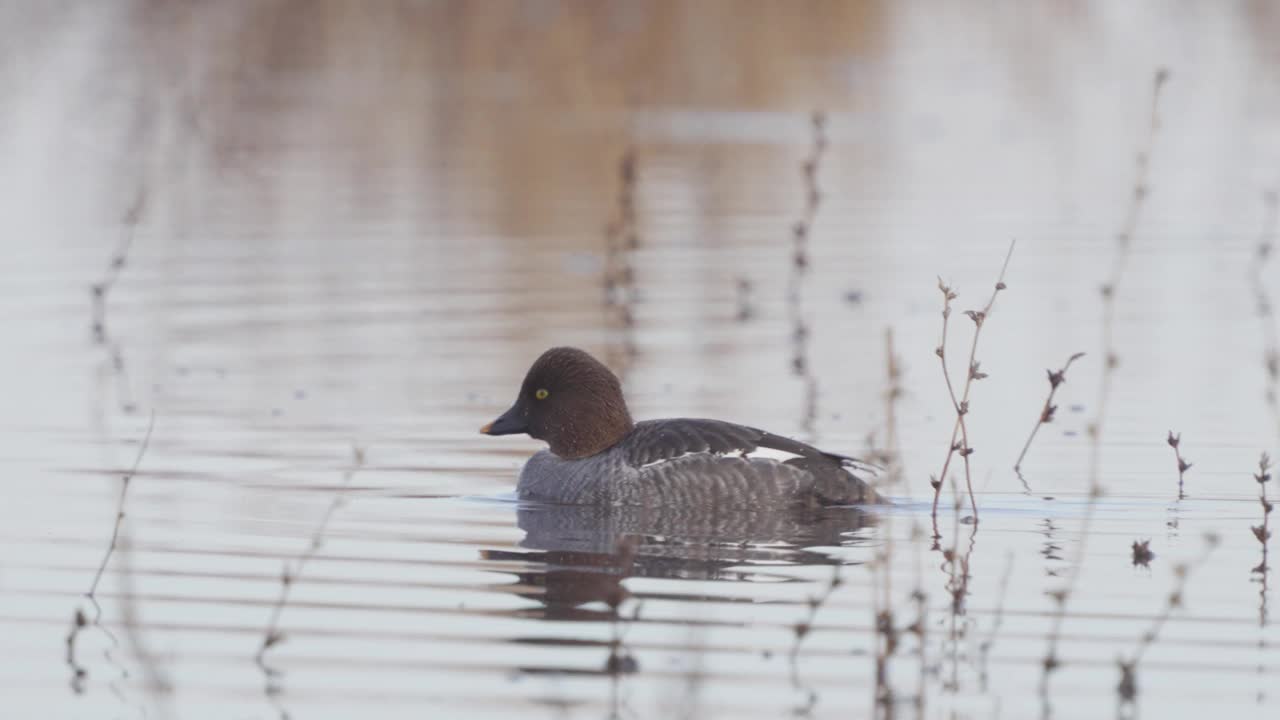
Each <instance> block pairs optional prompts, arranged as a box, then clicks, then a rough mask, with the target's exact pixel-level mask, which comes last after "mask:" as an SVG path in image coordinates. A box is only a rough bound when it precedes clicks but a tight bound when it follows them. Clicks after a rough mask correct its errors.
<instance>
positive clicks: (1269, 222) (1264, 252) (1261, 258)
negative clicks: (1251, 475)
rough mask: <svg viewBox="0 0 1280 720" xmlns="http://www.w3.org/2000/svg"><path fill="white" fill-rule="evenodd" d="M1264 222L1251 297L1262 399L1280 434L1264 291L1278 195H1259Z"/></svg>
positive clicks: (1275, 354)
mask: <svg viewBox="0 0 1280 720" xmlns="http://www.w3.org/2000/svg"><path fill="white" fill-rule="evenodd" d="M1262 201H1263V208H1264V213H1263V221H1262V231H1261V232H1260V233H1259V236H1258V246H1257V251H1256V253H1255V255H1254V262H1253V265H1252V270H1253V272H1252V273H1250V275H1251V279H1252V281H1253V294H1254V298H1255V302H1256V303H1257V315H1258V320H1259V322H1260V323H1261V325H1262V343H1263V348H1262V367H1263V369H1264V370H1265V371H1266V391H1265V398H1266V401H1267V408H1268V409H1270V411H1271V417H1272V419H1274V420H1275V425H1276V433H1277V434H1278V435H1280V398H1278V397H1277V394H1278V393H1280V339H1278V338H1277V331H1276V322H1275V312H1274V310H1273V306H1272V304H1271V295H1270V293H1269V292H1268V291H1267V287H1268V285H1267V281H1266V280H1265V277H1266V276H1265V271H1266V265H1267V261H1268V260H1269V259H1270V258H1271V255H1272V254H1273V253H1274V251H1275V239H1276V234H1277V224H1280V193H1277V192H1276V191H1275V190H1268V191H1267V192H1265V193H1263V195H1262Z"/></svg>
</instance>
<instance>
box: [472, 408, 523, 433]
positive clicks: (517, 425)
mask: <svg viewBox="0 0 1280 720" xmlns="http://www.w3.org/2000/svg"><path fill="white" fill-rule="evenodd" d="M522 415H523V413H521V412H520V409H519V408H516V407H513V408H511V409H510V410H508V411H506V412H504V413H502V414H501V415H499V416H498V419H497V420H494V421H493V422H491V423H489V424H488V425H485V426H484V427H482V428H480V432H481V433H482V434H484V435H519V434H520V433H525V432H528V431H529V426H528V425H527V424H525V421H524V418H523V417H521V416H522Z"/></svg>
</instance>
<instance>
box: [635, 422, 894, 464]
mask: <svg viewBox="0 0 1280 720" xmlns="http://www.w3.org/2000/svg"><path fill="white" fill-rule="evenodd" d="M761 448H765V449H769V450H776V451H779V452H781V453H787V454H790V455H792V456H794V458H792V459H786V458H780V459H781V460H783V461H784V462H791V461H792V460H796V461H806V464H807V463H812V462H813V461H822V460H826V461H828V462H831V463H833V464H835V465H836V466H843V467H852V468H855V469H864V470H865V469H868V468H872V467H874V466H871V465H869V464H868V463H864V462H862V461H861V460H858V459H857V458H853V457H849V456H847V455H838V454H836V453H829V452H823V451H821V450H819V449H818V448H815V447H814V446H812V445H809V444H807V443H802V442H800V441H799V440H792V439H791V438H787V437H782V436H781V435H774V434H773V433H770V432H766V431H764V430H761V429H759V428H753V427H749V426H747V425H738V424H736V423H730V422H724V421H723V420H705V419H701V418H680V419H674V420H648V421H645V422H641V423H637V424H636V427H635V430H634V431H632V437H631V438H628V441H627V461H628V464H630V465H632V466H634V467H644V466H646V465H652V464H653V463H657V462H662V461H664V460H671V459H674V458H678V457H681V456H683V455H689V454H691V453H711V454H715V455H742V456H749V455H750V454H751V453H754V452H756V451H758V450H760V449H761Z"/></svg>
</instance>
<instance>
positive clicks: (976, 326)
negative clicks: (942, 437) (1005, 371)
mask: <svg viewBox="0 0 1280 720" xmlns="http://www.w3.org/2000/svg"><path fill="white" fill-rule="evenodd" d="M1016 242H1017V241H1013V242H1010V243H1009V251H1008V252H1007V253H1005V256H1004V264H1003V265H1002V266H1001V267H1000V276H999V277H998V278H997V279H996V284H995V289H993V290H992V291H991V297H990V298H989V299H988V300H987V304H986V305H985V306H983V308H982V309H981V310H966V311H965V313H964V314H965V315H967V316H968V317H969V319H970V320H972V321H973V342H972V343H971V344H970V345H969V369H968V372H967V373H966V375H965V381H964V389H963V391H962V392H961V395H960V397H958V398H957V397H956V390H955V385H954V384H953V383H952V381H951V372H950V371H949V370H948V369H947V328H948V325H949V323H950V320H951V301H952V300H955V299H956V297H957V295H956V293H955V291H953V290H952V289H951V287H950V286H948V285H947V284H946V283H944V282H943V281H942V279H941V278H939V279H938V290H940V291H941V292H942V339H941V341H940V342H939V343H938V347H937V348H936V349H934V354H935V355H937V356H938V362H939V363H940V364H941V365H942V376H943V378H944V379H945V380H946V381H947V394H948V395H949V396H950V398H951V407H952V409H953V410H954V411H955V414H956V421H955V424H954V425H953V426H952V428H951V441H950V442H949V443H948V444H947V457H946V460H944V461H943V463H942V472H940V473H938V474H937V475H936V476H934V477H932V478H930V480H929V484H930V485H931V486H932V487H933V512H932V517H933V537H934V540H935V543H936V541H937V540H938V538H939V537H940V536H941V535H940V533H939V532H938V497H939V496H940V495H941V494H942V483H943V480H944V479H945V478H946V477H947V470H948V469H949V468H950V467H951V459H952V457H953V456H955V455H956V454H957V453H959V455H960V457H961V458H962V459H963V460H964V480H965V487H966V488H967V489H968V492H969V503H970V506H971V507H972V508H973V521H974V522H975V523H976V522H977V521H978V501H977V498H976V497H975V496H974V494H973V474H972V471H971V469H970V467H969V456H970V455H972V454H973V450H974V448H973V446H972V445H971V444H970V443H969V428H968V426H967V425H966V424H965V415H967V414H968V413H969V410H970V406H969V393H970V391H971V390H972V389H973V382H974V381H975V380H982V379H984V378H986V377H987V374H986V373H984V372H982V370H981V364H980V363H979V362H978V359H977V355H978V340H979V339H980V338H981V336H982V327H983V325H984V324H985V323H986V320H987V318H988V317H990V316H991V311H992V309H993V308H994V307H995V304H996V296H997V295H999V294H1000V291H1001V290H1004V289H1005V288H1006V287H1007V286H1006V285H1005V283H1004V275H1005V271H1006V270H1008V269H1009V260H1010V259H1011V258H1012V257H1013V248H1014V246H1015V245H1016ZM957 438H959V439H960V442H957Z"/></svg>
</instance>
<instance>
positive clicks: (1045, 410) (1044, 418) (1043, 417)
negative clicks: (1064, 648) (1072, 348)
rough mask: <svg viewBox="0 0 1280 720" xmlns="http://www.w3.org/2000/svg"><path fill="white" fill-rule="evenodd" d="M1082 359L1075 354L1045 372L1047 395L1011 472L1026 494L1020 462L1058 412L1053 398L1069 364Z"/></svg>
mask: <svg viewBox="0 0 1280 720" xmlns="http://www.w3.org/2000/svg"><path fill="white" fill-rule="evenodd" d="M1082 357H1084V353H1082V352H1078V353H1075V354H1074V355H1072V356H1071V357H1069V358H1067V361H1066V362H1065V363H1063V365H1062V367H1061V368H1059V369H1058V370H1057V371H1054V370H1045V372H1046V373H1047V374H1048V375H1049V395H1048V397H1046V398H1045V399H1044V406H1043V407H1041V408H1040V417H1039V418H1037V419H1036V424H1035V425H1034V426H1033V427H1032V428H1031V434H1030V435H1028V436H1027V442H1026V444H1024V445H1023V446H1022V452H1021V453H1018V461H1017V462H1015V463H1014V464H1013V470H1014V472H1016V473H1017V474H1018V479H1019V480H1021V481H1022V486H1023V487H1024V488H1026V490H1027V492H1031V487H1030V486H1029V485H1027V481H1026V480H1024V479H1023V478H1022V461H1023V460H1025V459H1026V457H1027V451H1028V450H1030V449H1031V441H1033V440H1035V439H1036V433H1038V432H1040V426H1041V425H1048V424H1049V423H1051V422H1053V416H1054V414H1055V413H1056V412H1057V411H1058V406H1057V405H1054V404H1053V396H1054V395H1056V394H1057V393H1058V388H1059V387H1060V386H1061V385H1062V384H1063V383H1065V382H1066V381H1067V370H1069V369H1071V363H1073V362H1075V361H1077V360H1079V359H1080V358H1082Z"/></svg>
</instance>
